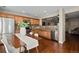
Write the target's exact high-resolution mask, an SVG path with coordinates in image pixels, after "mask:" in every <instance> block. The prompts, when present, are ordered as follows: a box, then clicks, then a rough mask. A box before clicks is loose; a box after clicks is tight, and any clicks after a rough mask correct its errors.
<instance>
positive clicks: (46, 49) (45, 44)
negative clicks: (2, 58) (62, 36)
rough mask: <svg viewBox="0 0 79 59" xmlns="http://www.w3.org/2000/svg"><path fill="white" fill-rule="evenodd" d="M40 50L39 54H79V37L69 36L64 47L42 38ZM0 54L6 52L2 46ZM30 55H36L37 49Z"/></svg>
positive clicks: (31, 51)
mask: <svg viewBox="0 0 79 59" xmlns="http://www.w3.org/2000/svg"><path fill="white" fill-rule="evenodd" d="M38 49H39V53H78V52H79V35H70V34H67V36H66V41H65V42H64V43H63V44H62V45H61V44H59V43H58V42H56V41H54V40H53V41H50V40H47V39H44V38H40V39H39V46H38ZM0 52H1V53H2V52H5V51H4V50H3V48H2V46H0ZM30 53H36V49H35V48H34V49H32V50H30Z"/></svg>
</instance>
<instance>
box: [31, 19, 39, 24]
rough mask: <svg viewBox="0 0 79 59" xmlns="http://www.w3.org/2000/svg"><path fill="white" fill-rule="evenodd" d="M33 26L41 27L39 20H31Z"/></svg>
mask: <svg viewBox="0 0 79 59" xmlns="http://www.w3.org/2000/svg"><path fill="white" fill-rule="evenodd" d="M31 24H32V25H39V20H37V19H32V20H31Z"/></svg>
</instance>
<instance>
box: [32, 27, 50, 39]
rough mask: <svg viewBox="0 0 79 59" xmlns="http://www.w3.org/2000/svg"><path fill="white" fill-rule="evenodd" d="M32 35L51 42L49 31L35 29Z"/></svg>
mask: <svg viewBox="0 0 79 59" xmlns="http://www.w3.org/2000/svg"><path fill="white" fill-rule="evenodd" d="M32 31H33V32H34V33H38V34H39V36H41V37H44V38H47V39H50V40H51V31H48V30H43V29H35V30H32Z"/></svg>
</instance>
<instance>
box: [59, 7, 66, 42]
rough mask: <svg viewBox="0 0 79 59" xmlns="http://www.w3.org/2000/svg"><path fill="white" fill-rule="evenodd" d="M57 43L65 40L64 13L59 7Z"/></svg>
mask: <svg viewBox="0 0 79 59" xmlns="http://www.w3.org/2000/svg"><path fill="white" fill-rule="evenodd" d="M58 41H59V43H61V44H63V43H64V41H65V13H64V10H63V9H62V8H61V9H59V40H58Z"/></svg>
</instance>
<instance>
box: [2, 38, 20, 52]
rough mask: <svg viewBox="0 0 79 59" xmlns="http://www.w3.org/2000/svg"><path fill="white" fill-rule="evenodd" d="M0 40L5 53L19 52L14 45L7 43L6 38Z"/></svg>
mask: <svg viewBox="0 0 79 59" xmlns="http://www.w3.org/2000/svg"><path fill="white" fill-rule="evenodd" d="M1 42H2V43H3V44H4V47H5V50H6V52H7V53H19V49H16V48H15V47H13V46H11V45H10V44H9V43H8V41H7V39H2V40H1Z"/></svg>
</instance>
